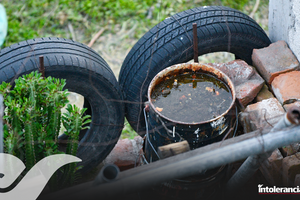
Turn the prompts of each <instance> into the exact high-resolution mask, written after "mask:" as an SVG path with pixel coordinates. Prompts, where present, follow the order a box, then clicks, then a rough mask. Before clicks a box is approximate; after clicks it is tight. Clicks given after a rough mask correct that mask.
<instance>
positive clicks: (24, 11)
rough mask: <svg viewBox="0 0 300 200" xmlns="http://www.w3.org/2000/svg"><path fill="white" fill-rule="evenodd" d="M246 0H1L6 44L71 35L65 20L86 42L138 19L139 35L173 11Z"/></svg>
mask: <svg viewBox="0 0 300 200" xmlns="http://www.w3.org/2000/svg"><path fill="white" fill-rule="evenodd" d="M247 2H248V1H247V0H101V1H93V0H85V1H76V0H57V1H51V0H2V2H1V3H2V4H3V5H4V7H5V8H6V12H7V16H8V36H7V39H6V42H5V46H9V45H11V44H13V43H17V42H20V41H24V40H27V39H32V38H37V37H48V36H54V37H63V38H68V37H69V38H70V34H69V33H68V32H69V31H68V28H67V27H68V24H69V23H70V24H72V26H73V27H74V29H77V30H80V31H81V32H82V34H83V35H84V36H85V37H84V38H86V40H84V41H81V42H88V41H89V40H90V39H91V37H92V35H93V34H95V33H96V32H98V31H99V29H100V27H104V26H106V25H110V27H111V29H110V30H109V31H113V27H114V26H115V25H116V24H123V23H124V22H126V21H128V20H131V21H134V22H135V23H138V28H137V30H136V34H135V36H136V37H137V38H139V37H141V36H142V34H144V33H145V31H147V30H149V29H150V28H151V27H153V26H154V25H155V24H157V23H158V22H160V21H162V20H163V19H165V18H166V17H169V16H170V15H173V14H175V13H178V12H181V11H184V10H187V9H190V8H194V7H199V6H204V5H224V6H229V7H232V8H236V9H239V10H243V7H244V6H245V4H246V3H247Z"/></svg>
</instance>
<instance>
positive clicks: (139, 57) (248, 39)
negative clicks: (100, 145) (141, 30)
mask: <svg viewBox="0 0 300 200" xmlns="http://www.w3.org/2000/svg"><path fill="white" fill-rule="evenodd" d="M193 23H197V25H198V26H197V27H198V29H197V33H198V52H199V56H200V55H203V54H206V53H212V52H219V51H225V52H231V53H233V54H235V56H236V58H240V59H242V60H245V61H246V62H247V63H248V64H252V61H251V54H252V50H253V49H254V48H263V47H266V46H268V45H269V44H270V43H271V42H270V40H269V38H268V36H267V35H266V33H265V32H264V30H263V29H262V28H261V27H260V26H259V25H258V24H257V23H256V22H255V21H254V20H253V19H251V18H250V17H249V16H247V15H245V14H244V13H242V12H240V11H237V10H234V9H231V8H227V7H223V6H219V7H218V6H208V7H199V8H193V9H190V10H187V11H183V12H180V13H177V14H175V15H174V16H172V17H169V18H167V19H165V20H164V21H162V22H160V23H159V24H158V25H156V26H155V27H153V28H152V29H151V30H150V31H149V32H147V33H146V34H145V35H144V36H143V37H142V38H141V39H140V40H139V41H138V42H137V43H136V44H135V45H134V47H133V48H132V49H131V51H130V52H129V54H128V55H127V57H126V58H125V60H124V62H123V65H122V68H121V71H120V74H119V83H120V86H121V89H122V92H123V96H124V98H125V100H126V102H127V103H126V105H125V116H126V118H127V120H128V121H129V123H130V124H131V126H132V127H133V129H134V130H135V131H137V132H138V133H139V134H140V135H144V134H145V122H144V116H143V113H142V112H141V111H142V108H143V102H145V101H147V96H146V94H147V88H148V86H149V84H150V82H151V80H152V78H153V77H154V76H155V75H156V74H157V73H158V72H159V71H161V70H162V69H164V68H166V67H168V66H171V65H174V64H178V63H185V62H188V61H190V60H192V59H193V39H192V38H193V26H192V24H193Z"/></svg>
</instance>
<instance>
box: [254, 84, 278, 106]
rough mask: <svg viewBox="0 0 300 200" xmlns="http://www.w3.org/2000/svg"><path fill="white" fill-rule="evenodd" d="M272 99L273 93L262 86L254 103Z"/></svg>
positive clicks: (265, 86)
mask: <svg viewBox="0 0 300 200" xmlns="http://www.w3.org/2000/svg"><path fill="white" fill-rule="evenodd" d="M270 98H274V95H273V93H272V92H271V91H270V90H269V88H268V86H267V85H266V84H264V85H263V87H262V89H261V90H260V91H259V93H258V94H257V96H256V98H255V101H256V102H260V101H262V100H265V99H270Z"/></svg>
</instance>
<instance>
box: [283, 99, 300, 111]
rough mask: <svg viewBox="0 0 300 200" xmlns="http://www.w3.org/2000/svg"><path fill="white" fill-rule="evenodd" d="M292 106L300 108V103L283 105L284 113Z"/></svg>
mask: <svg viewBox="0 0 300 200" xmlns="http://www.w3.org/2000/svg"><path fill="white" fill-rule="evenodd" d="M294 106H297V107H300V101H295V102H293V103H289V104H284V105H283V107H284V109H285V111H288V110H289V109H290V108H292V107H294Z"/></svg>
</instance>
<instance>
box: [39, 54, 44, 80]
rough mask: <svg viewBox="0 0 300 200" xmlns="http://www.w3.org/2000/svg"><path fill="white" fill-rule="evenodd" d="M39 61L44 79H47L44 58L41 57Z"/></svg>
mask: <svg viewBox="0 0 300 200" xmlns="http://www.w3.org/2000/svg"><path fill="white" fill-rule="evenodd" d="M39 61H40V67H39V72H40V73H41V74H42V77H43V78H45V66H44V56H40V57H39Z"/></svg>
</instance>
